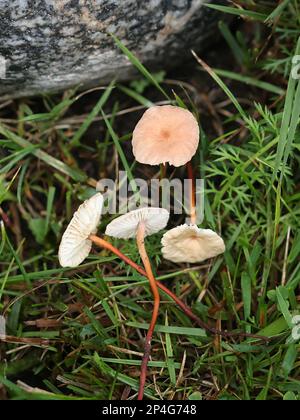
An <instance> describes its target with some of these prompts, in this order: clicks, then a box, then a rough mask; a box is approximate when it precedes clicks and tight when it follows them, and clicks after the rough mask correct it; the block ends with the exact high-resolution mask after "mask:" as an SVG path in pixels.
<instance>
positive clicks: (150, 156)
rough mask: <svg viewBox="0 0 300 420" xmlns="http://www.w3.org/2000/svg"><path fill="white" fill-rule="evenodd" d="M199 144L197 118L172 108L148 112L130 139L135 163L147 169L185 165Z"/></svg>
mask: <svg viewBox="0 0 300 420" xmlns="http://www.w3.org/2000/svg"><path fill="white" fill-rule="evenodd" d="M198 144H199V125H198V122H197V120H196V118H195V117H194V115H193V114H192V113H191V112H190V111H188V110H186V109H183V108H179V107H177V106H172V105H163V106H153V107H151V108H149V109H147V111H146V112H145V113H144V114H143V116H142V118H141V119H140V120H139V122H138V123H137V125H136V127H135V129H134V131H133V136H132V146H133V154H134V156H135V158H136V160H137V161H138V162H140V163H144V164H147V165H159V164H161V163H164V164H165V163H169V164H170V165H173V166H176V167H178V166H182V165H185V164H186V163H187V162H189V161H190V160H191V159H192V157H193V156H194V154H195V153H196V151H197V148H198Z"/></svg>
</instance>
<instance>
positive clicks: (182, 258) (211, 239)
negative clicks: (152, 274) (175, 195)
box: [161, 224, 225, 263]
mask: <svg viewBox="0 0 300 420" xmlns="http://www.w3.org/2000/svg"><path fill="white" fill-rule="evenodd" d="M161 243H162V245H163V248H162V254H163V257H164V258H165V259H166V260H169V261H172V262H175V263H197V262H202V261H205V260H207V259H209V258H213V257H216V256H217V255H220V254H223V252H224V251H225V244H224V241H223V239H222V238H221V237H220V236H219V235H218V234H217V233H216V232H214V231H213V230H210V229H200V228H198V226H196V225H187V224H184V225H181V226H178V227H176V228H174V229H171V230H169V231H168V232H167V233H165V234H164V236H163V237H162V240H161Z"/></svg>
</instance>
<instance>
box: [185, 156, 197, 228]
mask: <svg viewBox="0 0 300 420" xmlns="http://www.w3.org/2000/svg"><path fill="white" fill-rule="evenodd" d="M187 171H188V177H189V179H190V185H191V190H190V211H191V214H190V216H191V224H192V225H195V224H196V222H197V215H196V195H195V178H194V170H193V166H192V163H191V161H190V162H188V164H187Z"/></svg>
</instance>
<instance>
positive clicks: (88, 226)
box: [58, 193, 208, 329]
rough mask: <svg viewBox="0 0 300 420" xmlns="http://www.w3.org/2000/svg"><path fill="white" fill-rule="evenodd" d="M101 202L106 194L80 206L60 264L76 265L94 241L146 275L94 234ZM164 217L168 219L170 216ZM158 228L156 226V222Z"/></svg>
mask: <svg viewBox="0 0 300 420" xmlns="http://www.w3.org/2000/svg"><path fill="white" fill-rule="evenodd" d="M102 205H103V197H102V195H101V194H100V193H97V194H95V195H94V196H93V197H92V198H90V199H88V200H86V201H85V202H84V203H83V204H81V205H80V206H79V208H78V210H77V211H76V212H75V214H74V216H73V218H72V220H71V222H70V223H69V225H68V227H67V229H66V231H65V233H64V234H63V237H62V240H61V243H60V247H59V251H58V257H59V262H60V264H61V265H62V266H63V267H77V266H78V265H79V264H81V263H82V261H83V260H84V259H85V258H86V257H87V256H88V254H89V252H90V250H91V246H92V243H94V244H96V245H98V246H100V247H101V248H104V249H107V250H108V251H110V252H112V253H113V254H115V255H116V256H117V257H119V258H120V259H121V260H123V261H124V262H125V263H126V264H128V265H129V266H131V267H132V268H133V269H134V270H136V271H137V272H138V273H140V274H141V275H142V276H144V277H147V273H146V271H145V270H143V269H142V268H141V267H140V266H139V265H138V264H136V263H135V262H134V261H132V260H131V259H130V258H128V257H127V256H126V255H124V254H123V253H122V252H121V251H120V250H119V249H117V248H116V247H114V246H113V245H112V244H111V243H109V242H107V241H106V240H105V239H103V238H100V237H99V236H96V235H95V233H96V228H97V226H98V224H99V222H100V218H101V209H102ZM159 210H161V209H159ZM164 213H165V212H164ZM91 217H92V218H93V217H95V219H94V220H93V221H92V219H91ZM165 217H166V219H167V215H166V216H165ZM166 219H164V222H163V223H162V224H161V226H162V228H164V227H165V224H166ZM157 223H160V220H158V221H157ZM111 225H112V223H111ZM78 227H79V229H78ZM148 229H149V228H148ZM154 229H155V226H153V227H152V232H153V233H154ZM156 229H157V225H156ZM90 232H91V233H90ZM149 232H150V231H149ZM149 234H150V233H149ZM83 249H84V253H83V252H82V250H83ZM156 283H157V286H158V287H159V288H160V289H161V290H162V291H163V292H165V293H166V294H167V295H168V296H170V297H171V298H172V299H173V300H174V301H175V302H176V303H177V305H178V306H179V307H180V308H181V309H182V311H183V312H184V313H185V314H186V315H187V316H189V317H190V318H191V319H193V320H194V321H196V322H197V323H198V324H199V325H200V326H201V327H203V328H207V329H208V327H207V326H205V323H203V322H202V321H201V320H200V319H199V318H198V317H197V316H196V315H195V314H194V313H193V312H192V310H191V309H190V308H189V307H188V306H187V305H186V304H185V303H184V302H183V301H182V300H181V299H179V298H178V297H177V296H176V295H175V294H174V293H173V292H172V291H171V290H169V289H168V288H167V287H166V286H165V285H164V284H162V283H160V282H159V281H157V282H156Z"/></svg>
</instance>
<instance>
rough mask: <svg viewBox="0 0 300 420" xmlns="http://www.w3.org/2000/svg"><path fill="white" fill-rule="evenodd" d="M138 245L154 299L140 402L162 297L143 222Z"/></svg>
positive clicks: (140, 227)
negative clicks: (149, 253) (150, 258)
mask: <svg viewBox="0 0 300 420" xmlns="http://www.w3.org/2000/svg"><path fill="white" fill-rule="evenodd" d="M136 243H137V247H138V250H139V253H140V256H141V259H142V261H143V264H144V267H145V271H146V273H147V277H148V280H149V283H150V287H151V291H152V294H153V298H154V307H153V311H152V317H151V322H150V326H149V329H148V332H147V335H146V340H145V345H144V355H143V358H142V364H141V376H140V386H139V392H138V400H142V399H143V397H144V389H145V383H146V375H147V366H148V362H149V358H150V352H151V340H152V336H153V332H154V328H155V325H156V321H157V317H158V311H159V305H160V295H159V291H158V287H157V283H156V280H155V278H154V275H153V272H152V268H151V264H150V260H149V257H148V254H147V250H146V247H145V223H143V222H141V223H140V224H139V227H138V230H137V235H136Z"/></svg>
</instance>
